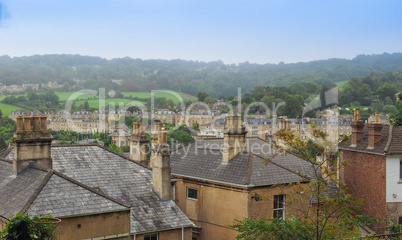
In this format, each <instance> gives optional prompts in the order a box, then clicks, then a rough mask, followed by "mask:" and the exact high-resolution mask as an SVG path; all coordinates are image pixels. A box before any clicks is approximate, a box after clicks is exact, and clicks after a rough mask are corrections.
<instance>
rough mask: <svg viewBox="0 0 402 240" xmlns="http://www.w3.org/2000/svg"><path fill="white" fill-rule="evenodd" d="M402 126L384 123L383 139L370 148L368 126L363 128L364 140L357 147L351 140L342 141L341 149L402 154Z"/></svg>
mask: <svg viewBox="0 0 402 240" xmlns="http://www.w3.org/2000/svg"><path fill="white" fill-rule="evenodd" d="M401 131H402V126H399V127H393V126H392V125H388V124H384V125H383V126H382V129H381V140H380V142H379V143H378V144H376V145H375V147H374V149H368V148H367V146H368V126H367V124H366V125H365V126H364V128H363V140H362V141H360V142H358V143H357V145H356V147H351V144H352V143H351V140H349V141H346V142H343V143H340V144H339V149H343V150H350V151H363V152H368V153H374V154H383V155H386V154H401V153H402V132H401Z"/></svg>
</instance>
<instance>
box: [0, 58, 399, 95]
mask: <svg viewBox="0 0 402 240" xmlns="http://www.w3.org/2000/svg"><path fill="white" fill-rule="evenodd" d="M398 70H399V71H400V70H402V53H394V54H388V53H384V54H381V55H359V56H357V57H356V58H354V59H352V60H346V59H329V60H320V61H312V62H307V63H292V64H284V63H280V64H251V63H248V62H245V63H240V64H237V65H235V64H232V65H225V64H223V62H221V61H215V62H208V63H206V62H198V61H185V60H141V59H132V58H119V59H112V60H106V59H103V58H100V57H89V56H80V55H35V56H30V57H14V58H10V57H9V56H2V57H0V83H3V84H6V85H11V84H22V83H48V82H49V81H52V82H53V81H56V82H58V83H59V84H64V83H65V82H68V84H69V86H73V85H76V89H83V88H91V89H97V88H99V87H105V88H106V89H115V90H120V91H150V90H153V89H168V90H174V91H180V92H184V93H188V94H191V95H196V94H197V92H198V91H204V92H207V93H209V94H210V95H211V96H213V97H218V96H228V95H229V94H236V93H237V88H238V87H241V88H242V89H243V92H248V91H250V90H251V89H253V88H254V86H256V85H262V86H267V85H270V86H289V85H291V84H292V83H295V82H298V83H302V84H303V83H307V82H312V83H317V84H318V85H326V86H328V87H331V86H334V85H335V84H336V83H337V82H343V81H348V80H349V79H350V78H352V77H358V78H360V77H364V76H368V75H370V74H371V73H373V72H392V71H398ZM112 79H114V80H122V81H121V82H120V83H119V84H117V83H116V81H112ZM79 80H81V81H79ZM73 90H75V89H73Z"/></svg>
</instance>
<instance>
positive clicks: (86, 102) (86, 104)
mask: <svg viewBox="0 0 402 240" xmlns="http://www.w3.org/2000/svg"><path fill="white" fill-rule="evenodd" d="M83 108H84V110H85V111H88V110H89V103H88V101H85V102H84V106H83Z"/></svg>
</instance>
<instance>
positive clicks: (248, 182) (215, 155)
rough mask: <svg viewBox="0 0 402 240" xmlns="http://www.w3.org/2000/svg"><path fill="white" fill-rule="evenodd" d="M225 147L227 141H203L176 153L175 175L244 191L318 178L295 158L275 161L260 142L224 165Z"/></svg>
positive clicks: (250, 141) (251, 140) (250, 140)
mask: <svg viewBox="0 0 402 240" xmlns="http://www.w3.org/2000/svg"><path fill="white" fill-rule="evenodd" d="M222 145H223V139H200V140H197V141H196V142H193V143H191V144H189V145H186V146H184V147H183V148H180V149H178V150H176V151H174V152H172V155H171V167H172V174H173V175H174V176H184V177H189V178H193V179H202V180H209V181H214V182H219V183H224V184H231V185H237V186H242V187H253V186H265V185H273V184H276V183H292V182H297V181H305V180H306V179H305V178H304V176H307V177H308V178H313V176H314V170H313V169H312V166H311V164H310V163H308V162H307V161H305V160H303V159H300V158H298V157H296V156H294V155H291V154H279V155H278V156H275V157H274V158H272V154H270V146H269V144H268V143H267V142H265V141H263V140H261V139H259V138H247V140H246V151H243V152H240V153H239V154H237V155H236V156H235V157H234V158H232V159H231V160H230V161H229V162H228V163H225V162H223V161H222V151H221V148H222ZM268 158H269V159H270V160H271V161H267V160H266V159H268ZM265 164H266V165H265Z"/></svg>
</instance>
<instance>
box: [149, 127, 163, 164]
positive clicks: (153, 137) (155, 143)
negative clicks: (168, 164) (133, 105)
mask: <svg viewBox="0 0 402 240" xmlns="http://www.w3.org/2000/svg"><path fill="white" fill-rule="evenodd" d="M162 126H163V124H162V123H161V122H156V123H155V124H154V129H153V132H152V134H151V148H152V151H151V161H150V163H149V164H150V167H151V168H152V167H153V166H154V159H155V157H156V155H155V149H156V148H158V145H159V140H158V139H159V135H160V134H161V131H162Z"/></svg>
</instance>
